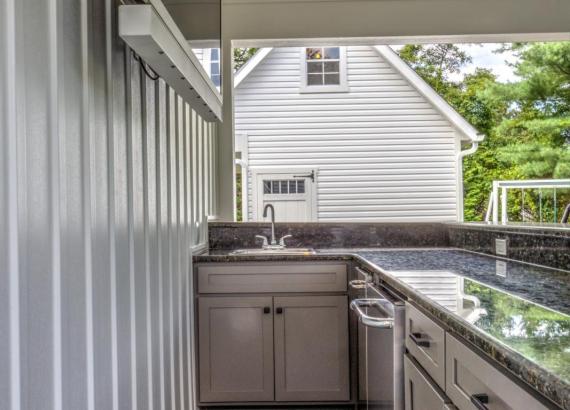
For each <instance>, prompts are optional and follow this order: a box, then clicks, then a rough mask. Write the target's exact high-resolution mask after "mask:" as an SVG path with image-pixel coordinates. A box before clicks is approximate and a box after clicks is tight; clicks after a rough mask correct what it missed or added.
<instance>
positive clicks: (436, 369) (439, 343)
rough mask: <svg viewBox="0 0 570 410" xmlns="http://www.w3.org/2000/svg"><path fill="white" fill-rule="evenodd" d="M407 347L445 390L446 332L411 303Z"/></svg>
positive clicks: (407, 327)
mask: <svg viewBox="0 0 570 410" xmlns="http://www.w3.org/2000/svg"><path fill="white" fill-rule="evenodd" d="M406 347H407V348H408V350H409V351H410V353H411V354H412V356H414V358H415V359H416V360H417V361H418V362H419V363H420V365H421V366H422V367H423V368H424V369H425V370H426V371H427V373H428V374H429V375H430V376H431V377H432V379H433V380H435V382H436V383H437V384H438V385H439V386H440V387H441V388H442V389H443V388H445V330H443V328H441V327H440V326H439V325H437V324H436V323H435V322H434V321H433V320H431V319H430V318H429V317H427V316H426V315H424V314H423V313H422V312H420V311H419V310H418V309H417V308H415V307H414V306H412V305H411V304H409V303H406Z"/></svg>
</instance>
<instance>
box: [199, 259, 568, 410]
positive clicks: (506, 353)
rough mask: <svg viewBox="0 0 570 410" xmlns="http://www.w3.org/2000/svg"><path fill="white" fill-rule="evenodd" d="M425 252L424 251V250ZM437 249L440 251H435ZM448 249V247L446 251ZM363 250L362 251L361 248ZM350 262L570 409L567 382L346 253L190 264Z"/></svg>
mask: <svg viewBox="0 0 570 410" xmlns="http://www.w3.org/2000/svg"><path fill="white" fill-rule="evenodd" d="M424 249H425V248H424ZM438 249H441V248H438ZM446 249H452V248H446ZM363 250H365V249H363ZM339 260H340V261H346V262H349V261H353V262H356V263H358V264H359V265H360V267H362V268H365V269H368V270H369V271H371V272H372V273H375V274H377V275H378V276H379V279H380V281H381V282H382V283H383V284H386V285H387V286H388V287H390V288H392V289H393V290H395V291H396V292H398V293H399V294H401V295H402V296H404V297H405V298H407V299H408V300H411V301H413V302H414V303H415V304H416V305H418V306H420V307H421V308H423V309H424V310H426V311H427V312H429V313H430V314H431V315H432V316H433V317H435V318H436V319H437V320H439V321H440V322H441V323H443V324H444V325H445V326H446V327H447V329H446V330H448V331H450V333H451V334H452V335H454V336H458V337H459V338H460V339H462V340H463V341H464V342H466V343H468V344H470V345H471V346H472V347H474V348H475V350H477V351H479V353H480V354H483V355H485V357H486V358H487V359H488V360H489V361H491V362H492V363H493V364H495V366H497V367H499V368H501V369H503V370H504V371H506V372H507V373H508V374H510V375H511V376H512V377H514V378H515V379H517V380H519V381H520V382H522V383H523V384H524V385H526V386H527V387H528V388H529V389H530V390H533V391H535V392H537V393H539V394H540V395H541V396H543V397H544V398H545V399H546V400H550V401H551V402H552V403H554V404H556V405H557V406H560V407H561V408H563V409H565V410H570V393H569V392H570V383H568V382H566V381H564V380H562V379H560V378H559V377H557V376H555V375H554V374H552V373H551V372H549V371H547V370H546V369H544V368H542V367H540V366H539V365H538V364H536V363H534V362H533V361H531V360H529V359H527V358H525V357H524V356H523V355H521V354H520V353H518V352H517V351H515V350H513V349H511V348H510V347H508V346H506V345H504V344H503V343H502V342H500V341H498V340H496V339H495V338H493V337H492V336H490V335H488V334H486V333H485V332H483V331H481V330H479V329H477V328H475V327H474V326H473V325H471V324H470V323H469V322H467V321H465V320H464V319H462V318H460V317H459V316H457V315H455V314H453V313H452V312H449V311H446V310H445V308H444V307H442V306H439V305H438V304H437V303H436V302H433V301H431V299H429V298H428V297H426V296H424V295H422V294H421V293H419V292H417V291H415V290H414V289H413V288H411V287H410V286H408V285H406V284H405V283H403V282H402V281H400V280H399V279H397V278H395V277H394V276H392V275H390V274H389V273H387V272H386V271H384V270H383V269H382V268H381V267H379V266H378V265H376V264H374V263H372V262H370V261H368V260H366V259H365V258H364V257H362V256H360V255H357V254H355V253H350V252H348V251H347V252H338V253H335V252H334V251H331V252H330V253H325V254H315V255H227V254H225V255H209V254H202V255H195V256H193V261H194V263H232V262H306V261H339Z"/></svg>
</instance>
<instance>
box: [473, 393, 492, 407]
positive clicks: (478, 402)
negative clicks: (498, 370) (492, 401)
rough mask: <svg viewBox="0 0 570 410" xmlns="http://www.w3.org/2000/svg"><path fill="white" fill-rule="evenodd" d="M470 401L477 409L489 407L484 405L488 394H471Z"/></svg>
mask: <svg viewBox="0 0 570 410" xmlns="http://www.w3.org/2000/svg"><path fill="white" fill-rule="evenodd" d="M471 403H473V405H474V406H475V408H477V410H489V407H487V406H485V404H487V403H489V396H488V395H486V394H484V393H482V394H472V395H471Z"/></svg>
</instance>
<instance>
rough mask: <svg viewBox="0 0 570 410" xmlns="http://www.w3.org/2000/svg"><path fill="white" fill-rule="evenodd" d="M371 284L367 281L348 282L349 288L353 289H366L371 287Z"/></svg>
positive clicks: (355, 280)
mask: <svg viewBox="0 0 570 410" xmlns="http://www.w3.org/2000/svg"><path fill="white" fill-rule="evenodd" d="M369 283H370V282H368V281H367V280H362V279H354V280H351V281H350V282H348V286H350V287H351V288H352V289H366V288H367V287H368V286H369Z"/></svg>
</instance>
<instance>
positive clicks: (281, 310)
mask: <svg viewBox="0 0 570 410" xmlns="http://www.w3.org/2000/svg"><path fill="white" fill-rule="evenodd" d="M275 313H277V314H278V315H280V314H282V313H283V308H282V307H278V308H277V309H275Z"/></svg>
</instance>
